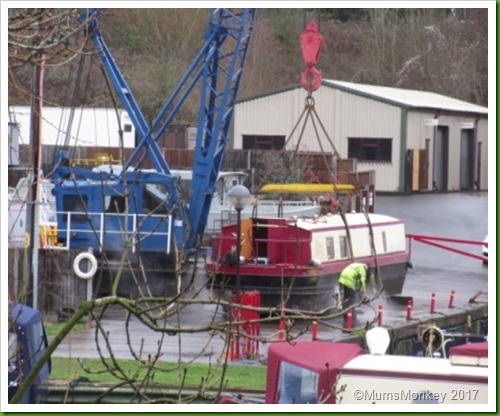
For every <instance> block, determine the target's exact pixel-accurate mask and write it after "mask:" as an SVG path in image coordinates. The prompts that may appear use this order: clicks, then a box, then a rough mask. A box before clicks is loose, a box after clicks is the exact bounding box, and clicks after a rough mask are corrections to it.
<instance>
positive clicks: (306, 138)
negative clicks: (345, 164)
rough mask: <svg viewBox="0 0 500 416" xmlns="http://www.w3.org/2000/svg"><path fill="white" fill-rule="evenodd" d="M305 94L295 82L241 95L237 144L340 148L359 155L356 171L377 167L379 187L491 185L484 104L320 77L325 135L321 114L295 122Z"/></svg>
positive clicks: (347, 155) (318, 106) (317, 97)
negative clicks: (253, 93)
mask: <svg viewBox="0 0 500 416" xmlns="http://www.w3.org/2000/svg"><path fill="white" fill-rule="evenodd" d="M306 98H307V91H305V90H304V89H303V88H301V87H300V86H299V85H294V86H290V87H287V88H282V89H279V90H275V91H270V92H268V93H265V94H261V95H257V96H252V97H248V98H245V99H242V100H240V101H239V102H238V103H237V105H236V107H235V114H234V116H235V117H234V135H233V147H234V148H235V149H244V150H250V149H280V148H282V147H283V145H284V144H285V143H286V149H287V150H299V151H311V152H320V151H322V152H330V154H331V153H332V152H335V151H336V152H338V154H339V157H340V159H354V160H356V164H357V170H358V171H368V170H371V171H374V172H375V188H376V190H377V191H379V192H394V193H402V192H418V191H442V192H446V191H459V190H487V188H488V109H487V108H485V107H481V106H478V105H475V104H471V103H468V102H464V101H461V100H457V99H454V98H451V97H447V96H443V95H440V94H435V93H432V92H425V91H416V90H405V89H399V88H392V87H382V86H374V85H363V84H355V83H351V82H344V81H335V80H323V82H322V85H321V86H320V87H319V89H318V90H317V91H314V92H313V93H312V98H313V100H314V101H313V102H314V109H315V111H316V113H317V115H318V118H319V121H320V123H321V124H322V125H323V127H324V131H325V132H326V134H325V135H322V134H319V133H318V131H319V132H320V133H321V130H322V129H321V124H320V125H318V123H317V122H316V123H313V122H311V121H303V122H302V121H301V123H303V125H300V126H298V125H297V121H298V120H299V119H300V118H301V114H302V113H303V112H304V107H305V102H306ZM302 120H306V118H305V117H303V118H302ZM308 120H311V117H309V119H308ZM302 131H303V133H302ZM330 140H331V142H332V143H330ZM332 144H333V149H332Z"/></svg>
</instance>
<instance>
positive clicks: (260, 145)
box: [243, 134, 285, 150]
mask: <svg viewBox="0 0 500 416" xmlns="http://www.w3.org/2000/svg"><path fill="white" fill-rule="evenodd" d="M284 144H285V136H262V135H254V134H244V135H243V150H279V149H281V148H282V147H283V146H284Z"/></svg>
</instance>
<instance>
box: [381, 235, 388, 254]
mask: <svg viewBox="0 0 500 416" xmlns="http://www.w3.org/2000/svg"><path fill="white" fill-rule="evenodd" d="M382 245H383V246H384V253H387V237H386V235H385V231H382Z"/></svg>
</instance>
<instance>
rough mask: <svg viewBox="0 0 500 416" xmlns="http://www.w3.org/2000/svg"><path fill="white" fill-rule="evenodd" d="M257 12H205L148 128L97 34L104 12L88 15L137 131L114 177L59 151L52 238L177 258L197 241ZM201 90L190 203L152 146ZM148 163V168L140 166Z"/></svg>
mask: <svg viewBox="0 0 500 416" xmlns="http://www.w3.org/2000/svg"><path fill="white" fill-rule="evenodd" d="M255 12H256V10H255V9H239V10H238V11H233V10H231V9H220V8H219V9H211V11H210V16H209V23H208V28H207V30H206V32H205V34H204V44H203V46H202V48H201V50H200V51H199V53H198V54H197V55H196V57H195V58H194V60H193V62H192V64H191V65H190V67H189V69H188V70H187V71H186V73H185V74H184V76H183V77H182V79H181V80H180V82H179V84H178V85H177V87H176V88H175V90H174V91H173V92H172V94H171V96H170V97H169V98H168V99H167V101H166V102H165V104H164V106H163V107H162V109H161V110H160V112H159V114H158V116H157V117H156V118H155V119H154V121H153V122H152V123H151V125H148V123H147V121H146V119H145V117H144V116H143V114H142V112H141V110H140V108H139V105H138V103H137V101H136V100H135V98H134V96H133V94H132V91H131V90H130V88H129V86H128V85H127V82H126V81H125V78H124V77H123V75H122V73H121V72H120V70H119V68H118V66H117V65H116V63H115V61H114V59H113V57H112V55H111V52H110V50H109V48H108V47H107V45H106V43H105V41H104V39H103V36H102V33H101V32H100V30H99V24H100V17H101V15H102V14H103V10H102V9H88V11H87V14H86V15H85V16H83V17H82V21H84V22H87V25H86V29H87V31H88V36H89V37H90V39H91V40H92V42H93V43H94V45H95V48H96V50H97V52H98V54H99V56H100V58H101V62H102V64H103V67H104V68H105V70H106V73H107V75H108V77H109V79H110V80H111V83H112V85H113V87H114V89H115V91H116V94H117V95H118V97H119V99H120V101H121V103H122V105H123V107H124V108H125V110H126V111H127V112H128V114H129V116H130V119H131V121H132V123H133V125H134V127H135V130H136V134H137V137H138V145H137V147H136V149H135V150H134V151H133V153H132V155H131V156H130V158H129V159H128V160H127V161H126V162H125V164H124V165H123V166H122V167H121V168H120V169H118V170H116V169H115V171H112V170H108V171H95V170H92V169H85V168H78V167H73V166H71V163H70V154H69V153H68V152H67V151H61V152H58V153H57V154H56V156H55V160H54V166H55V168H54V171H53V172H54V174H53V176H52V177H53V180H54V183H55V188H54V190H55V191H54V192H55V195H56V206H57V211H58V239H59V241H61V242H62V243H64V244H66V245H67V246H68V247H69V248H70V249H87V248H89V247H91V248H93V249H95V250H96V251H98V252H102V251H106V252H108V251H110V252H112V251H115V252H120V251H121V250H123V247H124V246H128V247H131V249H132V251H134V252H137V253H139V252H140V253H141V254H145V253H155V252H159V253H167V254H168V253H171V252H172V251H176V252H181V253H183V254H187V253H191V252H192V251H193V250H195V249H196V248H197V246H198V244H199V243H200V241H201V238H202V237H203V234H204V231H205V227H206V223H207V218H208V213H209V210H210V205H211V202H212V196H213V194H214V192H215V185H216V180H217V175H218V173H219V170H220V167H221V163H222V159H223V155H224V149H225V146H226V143H227V135H228V129H229V125H230V122H231V119H232V114H233V109H234V105H235V100H236V97H237V93H238V88H239V85H240V80H241V75H242V71H243V67H244V65H245V60H246V56H247V51H248V46H249V42H250V39H251V35H252V30H253V26H254V20H255ZM196 86H199V87H200V90H199V91H200V103H199V115H198V122H197V127H198V129H197V137H196V145H195V152H194V163H193V180H192V191H191V195H190V198H189V199H188V200H187V201H186V200H183V198H182V197H181V193H180V190H179V178H178V177H177V176H176V175H175V173H173V172H172V170H171V169H170V168H169V166H168V164H167V161H166V160H165V159H164V157H163V155H162V152H161V150H160V148H159V146H158V143H157V141H158V139H159V138H160V137H161V136H162V134H163V133H164V132H165V131H166V130H167V128H168V127H169V125H170V124H171V122H172V120H174V117H175V115H176V114H177V113H178V111H179V110H180V109H181V108H182V106H183V104H184V103H185V101H186V99H187V98H188V97H189V95H190V94H191V93H192V92H193V91H194V90H195V87H196ZM146 159H149V160H150V161H151V165H152V168H151V169H145V168H143V165H144V161H145V160H146Z"/></svg>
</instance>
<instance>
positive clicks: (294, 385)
mask: <svg viewBox="0 0 500 416" xmlns="http://www.w3.org/2000/svg"><path fill="white" fill-rule="evenodd" d="M318 381H319V374H318V373H316V372H315V371H311V370H308V369H306V368H302V367H299V366H297V365H294V364H290V363H288V362H286V361H283V362H282V363H281V365H280V376H279V383H278V385H279V399H278V403H292V404H301V403H302V404H304V403H305V404H314V403H317V402H318V398H317V394H318V393H317V392H318Z"/></svg>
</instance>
